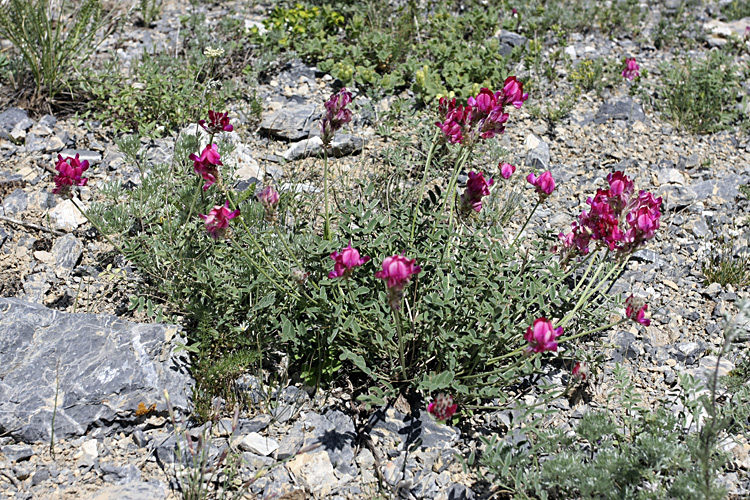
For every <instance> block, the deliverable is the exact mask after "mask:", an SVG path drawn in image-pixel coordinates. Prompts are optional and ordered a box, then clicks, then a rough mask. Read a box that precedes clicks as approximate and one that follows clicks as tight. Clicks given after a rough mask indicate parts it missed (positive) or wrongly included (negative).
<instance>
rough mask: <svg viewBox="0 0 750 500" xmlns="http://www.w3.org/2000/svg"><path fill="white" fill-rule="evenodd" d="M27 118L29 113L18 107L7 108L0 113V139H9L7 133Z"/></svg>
mask: <svg viewBox="0 0 750 500" xmlns="http://www.w3.org/2000/svg"><path fill="white" fill-rule="evenodd" d="M28 118H29V113H27V112H26V110H25V109H20V108H8V109H6V110H5V111H3V112H2V113H0V139H10V135H9V134H10V132H11V131H12V130H13V129H14V128H15V127H16V125H17V124H18V123H20V122H21V121H23V120H25V119H28Z"/></svg>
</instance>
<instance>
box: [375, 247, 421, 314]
mask: <svg viewBox="0 0 750 500" xmlns="http://www.w3.org/2000/svg"><path fill="white" fill-rule="evenodd" d="M416 262H417V261H416V259H412V260H409V259H407V258H406V257H404V255H403V254H402V255H392V256H390V257H386V258H385V260H384V261H383V269H382V271H378V272H377V273H375V277H376V278H380V279H382V280H385V285H386V288H387V290H388V291H387V296H388V305H390V306H391V309H393V310H394V311H397V310H399V309H400V308H401V299H402V298H403V296H404V287H406V285H408V284H409V281H410V280H411V276H412V275H413V274H419V273H420V272H421V271H422V268H421V267H420V266H418V265H416Z"/></svg>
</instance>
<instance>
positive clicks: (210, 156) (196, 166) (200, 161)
mask: <svg viewBox="0 0 750 500" xmlns="http://www.w3.org/2000/svg"><path fill="white" fill-rule="evenodd" d="M190 159H191V160H193V170H195V173H196V174H198V175H200V176H201V177H203V180H205V181H206V184H204V185H203V190H204V191H205V190H207V189H208V188H210V187H211V186H213V185H214V184H215V183H216V179H217V178H218V177H219V169H218V168H217V167H218V166H220V165H223V163H221V156H220V155H219V146H217V145H216V144H209V145H207V146H206V147H205V148H204V149H203V152H201V155H200V156H197V155H195V154H191V155H190Z"/></svg>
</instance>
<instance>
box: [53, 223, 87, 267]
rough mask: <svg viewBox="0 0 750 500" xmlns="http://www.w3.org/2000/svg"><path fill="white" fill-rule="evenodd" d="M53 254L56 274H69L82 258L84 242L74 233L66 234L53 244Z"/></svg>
mask: <svg viewBox="0 0 750 500" xmlns="http://www.w3.org/2000/svg"><path fill="white" fill-rule="evenodd" d="M52 255H53V257H54V259H55V274H57V277H58V278H62V277H64V276H67V275H69V274H70V272H71V271H72V270H73V268H74V267H75V266H76V265H77V264H78V262H79V261H80V260H81V255H83V243H81V241H80V240H79V239H78V238H76V237H75V236H73V235H72V234H66V235H65V236H63V237H62V238H58V239H56V240H55V242H54V243H53V244H52Z"/></svg>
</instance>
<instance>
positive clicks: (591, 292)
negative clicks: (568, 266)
mask: <svg viewBox="0 0 750 500" xmlns="http://www.w3.org/2000/svg"><path fill="white" fill-rule="evenodd" d="M626 262H627V261H623V264H624V263H626ZM623 264H620V265H617V266H614V267H612V269H610V270H609V272H608V273H607V274H606V275H605V276H604V278H602V279H601V280H600V281H597V280H596V278H597V277H598V276H599V273H600V272H601V271H602V269H603V268H604V262H602V263H601V264H599V267H598V268H597V269H596V273H594V276H593V277H592V278H591V280H590V281H589V282H588V284H587V285H586V289H585V290H584V291H583V294H581V298H580V299H578V302H577V303H576V305H575V307H574V308H573V309H572V310H571V311H570V312H569V313H568V314H566V315H565V317H564V318H563V319H562V320H561V321H560V322H559V323H558V324H557V326H565V325H566V324H567V323H568V322H569V321H570V320H571V319H573V315H574V314H575V313H576V312H577V311H578V309H580V307H581V305H582V304H583V303H584V302H585V301H586V300H588V299H589V298H590V297H591V296H592V295H594V294H595V293H596V292H597V291H598V290H599V289H600V288H601V287H602V286H603V285H604V284H605V283H607V281H608V280H609V279H610V278H611V277H612V274H614V272H615V271H617V269H618V268H619V267H620V266H621V265H623ZM593 283H596V286H594V288H593V289H592V288H591V285H592V284H593Z"/></svg>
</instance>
